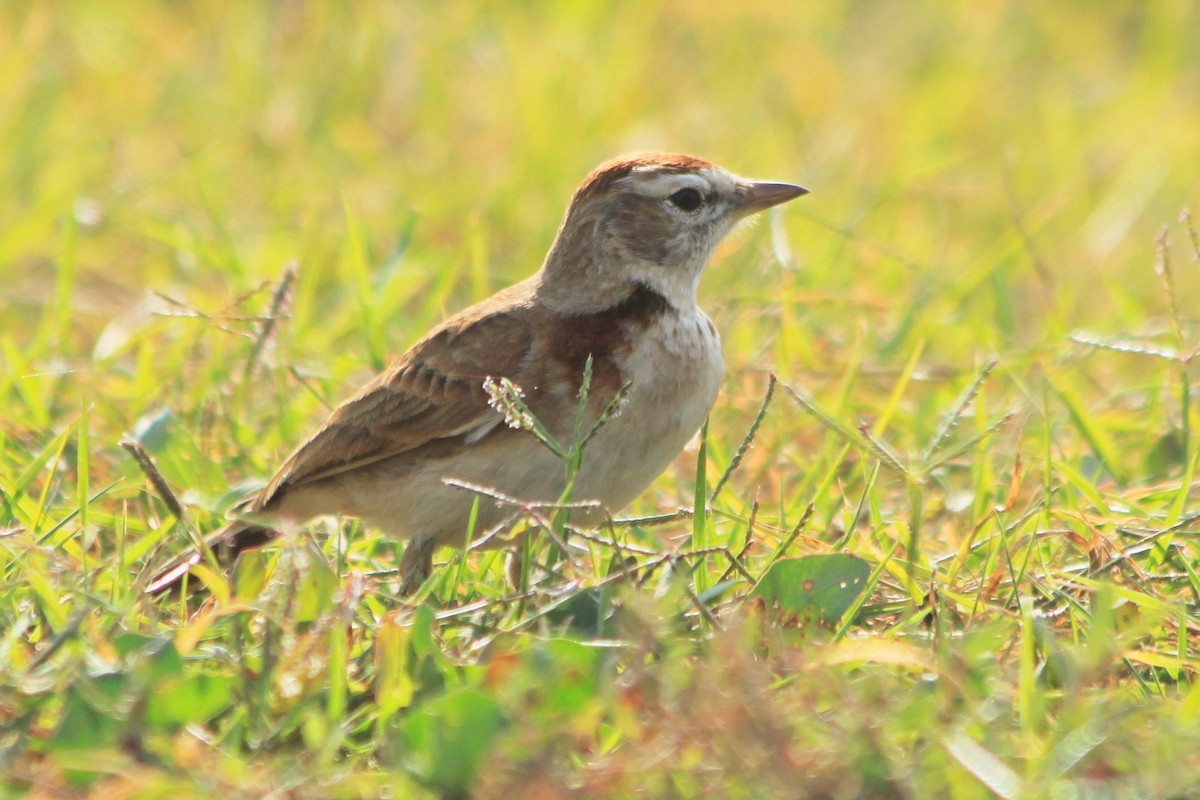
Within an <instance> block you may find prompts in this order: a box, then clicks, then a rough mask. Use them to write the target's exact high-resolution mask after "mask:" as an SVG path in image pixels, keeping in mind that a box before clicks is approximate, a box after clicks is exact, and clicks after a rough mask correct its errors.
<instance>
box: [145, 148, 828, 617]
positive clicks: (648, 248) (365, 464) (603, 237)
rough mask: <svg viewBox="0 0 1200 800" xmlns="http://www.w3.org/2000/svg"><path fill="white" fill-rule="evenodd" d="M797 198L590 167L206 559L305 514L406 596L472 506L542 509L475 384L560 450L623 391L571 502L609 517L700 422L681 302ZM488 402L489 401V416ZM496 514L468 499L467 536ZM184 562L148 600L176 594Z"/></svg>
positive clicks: (696, 334)
mask: <svg viewBox="0 0 1200 800" xmlns="http://www.w3.org/2000/svg"><path fill="white" fill-rule="evenodd" d="M802 194H805V190H804V189H802V188H800V187H799V186H793V185H791V184H788V183H763V182H757V181H750V180H746V179H744V178H740V177H738V176H737V175H734V174H732V173H730V172H727V171H726V170H724V169H722V168H721V167H718V166H717V165H715V164H712V163H710V162H708V161H705V160H704V159H702V158H697V157H696V156H690V155H674V154H644V155H637V156H630V157H625V158H619V159H616V160H613V161H609V162H608V163H605V164H602V165H600V166H599V167H597V168H596V169H595V170H594V171H593V172H592V173H591V174H590V175H588V176H587V177H586V178H585V179H584V181H583V183H582V184H581V185H580V187H579V189H578V190H577V191H576V192H575V196H574V198H573V199H572V200H571V205H570V207H569V208H568V209H567V214H566V217H565V218H564V219H563V222H562V225H561V226H560V227H559V230H558V235H557V237H556V238H555V241H554V244H553V246H552V247H551V248H550V252H549V253H548V254H547V255H546V260H545V262H544V263H543V264H542V268H541V269H539V270H538V271H537V272H536V273H535V274H534V275H532V276H531V277H529V278H528V279H526V280H524V281H522V282H520V283H518V284H516V285H515V286H510V287H509V288H507V289H504V290H502V291H500V292H498V293H496V294H495V295H493V296H492V297H490V298H488V299H487V300H484V301H483V302H481V303H478V304H476V305H474V306H471V307H470V308H468V309H466V310H465V311H462V312H461V313H459V314H456V315H455V316H453V317H451V318H450V319H448V320H446V321H445V322H443V323H442V324H441V325H439V326H437V327H436V328H434V329H433V330H432V331H430V332H429V333H428V334H427V335H426V336H425V337H424V338H422V339H421V340H420V341H419V342H417V343H416V344H415V345H413V347H412V348H411V349H409V350H408V352H406V353H405V354H404V355H402V356H400V358H399V359H398V360H396V361H395V362H394V363H393V364H392V365H391V366H390V367H389V368H388V369H387V370H385V371H384V372H383V373H381V374H380V375H378V376H376V378H375V379H374V380H372V381H371V382H370V383H368V384H367V385H366V386H364V387H363V388H362V389H361V390H360V391H359V392H358V393H357V394H355V395H354V396H353V397H351V398H350V399H348V400H346V401H345V402H344V403H342V404H341V405H340V406H338V407H337V408H336V409H335V410H334V411H333V413H331V414H330V415H329V418H328V419H326V420H325V422H324V424H322V425H321V427H320V428H318V429H317V431H316V432H315V433H314V434H313V435H312V436H310V437H309V438H308V440H307V441H305V442H304V443H303V444H301V445H300V446H299V447H298V448H296V450H295V452H293V453H292V454H291V456H289V457H288V459H287V461H285V462H284V464H283V466H282V467H280V469H279V471H278V472H276V473H275V476H274V477H273V478H272V479H271V481H270V483H268V484H267V486H266V488H265V489H263V490H262V491H261V492H259V493H258V494H257V495H256V496H254V497H253V498H251V499H250V500H249V501H247V502H246V503H245V504H243V506H242V507H240V508H239V509H238V516H239V519H237V520H235V521H233V522H231V523H229V524H228V525H226V526H225V527H224V528H222V529H221V530H219V531H218V532H217V533H215V534H214V535H213V536H212V537H211V539H210V543H211V546H212V547H213V549H214V551H216V552H217V553H218V555H220V556H222V557H223V558H231V557H232V556H233V555H235V554H236V553H238V552H240V551H241V550H245V549H247V548H250V547H255V546H258V545H261V544H263V543H264V542H266V541H269V540H270V539H273V538H275V537H276V536H278V535H279V534H278V533H277V531H276V530H275V528H285V527H288V526H295V525H298V524H299V523H301V522H303V521H305V520H307V519H309V518H311V517H316V516H322V515H329V514H346V515H351V516H356V517H359V518H360V519H361V520H362V521H363V522H364V523H365V524H366V525H369V526H373V527H375V528H378V529H379V530H380V531H381V532H383V533H385V534H386V535H388V536H393V537H397V538H400V539H405V540H408V545H407V550H406V551H405V555H404V558H403V560H402V564H401V573H402V575H403V579H404V580H403V583H404V586H403V590H404V591H411V590H413V589H415V588H416V587H417V586H419V585H420V583H421V581H422V580H423V579H424V578H425V577H426V576H428V574H429V572H430V569H431V558H432V555H433V552H434V551H435V549H436V548H437V547H440V546H443V545H450V546H462V544H463V542H464V538H465V536H466V533H467V527H468V524H469V519H470V516H471V511H472V506H473V504H474V503H475V502H476V497H477V496H478V495H476V494H475V493H472V492H469V491H464V490H463V489H462V488H460V487H453V486H449V485H447V483H446V481H447V480H457V481H461V482H467V483H471V484H478V485H481V486H486V487H490V488H493V489H496V490H498V491H499V492H501V493H503V494H504V495H507V496H509V497H514V498H520V499H522V500H526V501H540V502H553V501H555V500H557V499H558V498H559V497H560V496H561V495H562V493H563V490H564V485H565V474H566V473H565V470H564V465H563V462H562V460H561V459H560V457H559V456H558V455H556V454H555V453H553V452H551V450H550V449H548V448H547V447H545V446H544V445H543V444H542V443H541V442H539V441H538V440H537V439H536V438H535V437H534V435H533V434H531V433H530V432H529V431H526V430H521V429H514V428H512V427H509V426H508V425H506V424H504V423H505V417H504V414H503V413H502V412H501V411H498V410H497V408H495V407H494V406H495V405H496V403H494V400H495V393H494V391H489V388H488V387H494V386H495V385H496V383H497V382H498V381H500V380H501V379H504V378H507V379H508V380H509V381H511V382H512V384H513V385H514V386H515V387H518V388H519V390H520V392H521V393H522V395H523V398H524V402H525V403H526V404H527V405H528V408H529V410H530V411H532V413H533V414H534V416H535V417H536V418H537V419H538V421H540V423H541V424H542V425H543V426H544V428H545V429H546V430H547V431H548V432H549V433H550V434H551V435H552V436H553V437H554V438H555V439H556V440H557V441H559V442H568V443H569V442H570V441H571V439H572V436H573V432H574V431H575V430H576V429H577V417H578V410H579V395H580V385H581V381H582V380H583V375H584V371H585V365H586V363H587V361H588V359H589V358H591V360H592V378H591V385H590V389H589V391H588V393H587V409H586V416H588V417H590V420H588V422H594V421H595V420H597V419H599V418H600V416H601V415H602V414H603V413H604V412H605V410H606V409H607V408H608V407H609V404H610V403H611V402H612V401H613V399H614V397H615V396H616V394H617V392H618V391H621V390H622V388H623V387H624V390H625V397H624V399H623V401H622V404H621V408H620V411H619V413H618V414H617V415H616V416H615V417H613V418H612V419H611V420H610V421H608V422H607V424H605V425H603V426H602V427H601V428H599V429H598V430H597V432H596V434H595V436H594V437H593V438H592V439H591V440H590V441H589V442H588V444H587V446H586V448H585V449H584V451H583V457H582V463H581V465H580V467H579V470H578V472H577V474H576V476H575V483H574V487H573V494H572V496H573V499H574V500H594V501H598V502H599V503H601V504H602V505H603V506H604V507H605V508H606V509H607V510H608V511H609V512H616V511H618V510H620V509H621V508H623V507H624V506H626V505H627V504H628V503H629V502H630V501H632V500H633V499H634V498H635V497H637V495H638V494H639V493H641V492H642V490H644V489H645V488H646V487H647V486H649V485H650V483H651V481H653V480H654V479H655V478H656V477H657V476H658V475H659V474H660V473H661V472H662V471H663V470H664V469H666V467H667V466H668V465H669V464H670V463H671V461H672V460H673V459H674V458H675V457H676V456H677V455H678V454H679V452H680V450H681V449H683V447H684V445H686V444H687V442H688V441H689V440H690V439H691V438H692V436H694V435H695V433H696V431H697V430H699V428H700V425H701V424H702V423H703V422H704V419H705V417H706V416H707V415H708V412H709V410H710V409H711V408H712V405H713V402H714V400H715V399H716V396H717V390H718V388H719V387H720V384H721V377H722V373H723V369H724V364H723V360H722V357H721V341H720V337H719V336H718V335H717V331H716V328H714V327H713V324H712V322H711V321H710V320H709V319H708V317H707V316H706V315H705V313H704V312H703V311H701V310H700V307H699V306H698V305H697V302H696V289H697V286H698V285H699V283H700V276H701V274H702V273H703V272H704V268H705V267H706V266H707V265H708V261H709V258H710V257H711V256H712V254H713V251H714V249H715V248H716V246H717V244H718V243H719V242H720V241H721V239H722V238H723V237H724V236H725V235H726V234H727V233H729V231H730V229H731V228H732V227H733V226H734V224H735V223H736V222H737V221H738V220H740V219H742V218H743V217H745V216H747V215H749V214H752V213H754V212H756V211H762V210H763V209H766V208H770V207H771V206H774V205H778V204H780V203H784V202H786V201H788V200H791V199H792V198H795V197H799V196H800V195H802ZM490 401H493V402H490ZM511 514H512V509H511V508H504V507H501V506H500V505H499V504H497V503H495V502H493V501H491V500H489V499H487V498H483V499H482V500H481V501H480V504H479V508H478V511H477V518H476V521H475V529H474V530H475V531H477V532H479V533H480V534H481V535H483V534H486V533H487V532H488V531H489V530H490V529H493V528H494V527H496V526H498V525H502V524H504V523H505V521H506V520H507V519H508V518H509V517H510V516H511ZM200 558H201V556H200V553H199V552H193V553H190V554H187V555H185V556H184V557H183V558H181V559H180V560H179V561H177V562H176V563H175V564H173V565H172V566H171V567H169V568H167V569H165V570H164V571H163V572H161V573H160V574H159V575H158V576H157V577H156V578H155V579H154V581H153V582H152V583H151V584H150V586H149V587H148V588H147V591H148V592H150V593H158V592H161V591H164V590H166V589H169V588H172V587H174V586H176V585H178V584H179V583H180V581H181V580H182V578H183V576H184V575H185V574H186V573H187V572H188V570H189V569H190V568H191V567H192V566H193V565H195V564H196V563H198V562H199V561H200Z"/></svg>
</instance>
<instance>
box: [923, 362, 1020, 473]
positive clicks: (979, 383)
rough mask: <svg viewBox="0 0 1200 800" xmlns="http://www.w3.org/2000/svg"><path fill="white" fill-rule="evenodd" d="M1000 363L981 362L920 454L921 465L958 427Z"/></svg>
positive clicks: (928, 459)
mask: <svg viewBox="0 0 1200 800" xmlns="http://www.w3.org/2000/svg"><path fill="white" fill-rule="evenodd" d="M998 363H1000V359H998V358H996V357H995V356H992V357H990V358H988V360H987V361H984V362H983V366H981V367H980V368H979V371H978V372H976V373H975V378H974V379H973V380H972V381H971V383H970V384H968V385H967V388H965V389H963V391H962V393H961V394H960V395H959V396H958V398H957V399H956V400H955V401H954V405H953V406H951V407H950V412H949V413H948V414H947V415H946V418H945V419H944V420H942V424H941V426H940V427H939V428H938V429H937V433H935V434H934V435H933V438H932V439H930V440H929V446H928V447H926V448H925V452H924V453H922V454H921V463H922V464H927V463H928V462H929V461H930V459H932V458H933V454H934V453H935V452H937V449H938V448H939V447H941V446H942V445H943V444H944V443H945V441H946V439H948V438H949V437H950V434H951V433H953V432H954V428H955V426H956V425H958V421H959V420H960V419H962V415H963V414H965V413H966V411H967V407H968V406H970V405H971V402H972V401H973V400H974V399H975V396H976V395H978V394H979V390H980V389H981V388H982V387H983V383H984V381H986V380H987V379H988V376H989V375H991V374H992V370H994V369H995V368H996V365H997V364H998Z"/></svg>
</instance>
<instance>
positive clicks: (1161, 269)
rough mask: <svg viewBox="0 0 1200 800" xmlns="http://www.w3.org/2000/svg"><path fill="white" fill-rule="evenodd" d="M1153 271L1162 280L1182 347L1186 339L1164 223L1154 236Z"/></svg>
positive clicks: (1172, 321)
mask: <svg viewBox="0 0 1200 800" xmlns="http://www.w3.org/2000/svg"><path fill="white" fill-rule="evenodd" d="M1154 255H1155V259H1154V272H1155V273H1156V274H1157V275H1158V277H1159V278H1160V279H1161V280H1162V284H1163V291H1164V292H1166V294H1167V304H1168V306H1169V307H1170V309H1171V324H1172V325H1173V326H1174V327H1175V339H1176V341H1178V342H1179V346H1180V347H1183V346H1184V345H1185V344H1186V342H1187V339H1186V338H1185V337H1184V334H1183V320H1182V318H1181V317H1180V314H1179V300H1178V298H1177V297H1176V292H1175V274H1174V273H1173V272H1172V271H1171V233H1170V231H1169V230H1168V229H1167V226H1166V225H1164V226H1163V227H1162V229H1161V230H1160V231H1159V232H1158V236H1156V237H1154Z"/></svg>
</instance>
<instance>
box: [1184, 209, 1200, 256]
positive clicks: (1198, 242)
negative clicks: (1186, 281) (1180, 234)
mask: <svg viewBox="0 0 1200 800" xmlns="http://www.w3.org/2000/svg"><path fill="white" fill-rule="evenodd" d="M1179 221H1180V222H1181V223H1182V224H1183V229H1184V230H1185V231H1187V234H1188V241H1189V242H1191V244H1192V261H1193V262H1194V263H1196V264H1200V236H1197V235H1196V226H1195V225H1193V224H1192V212H1191V211H1190V210H1189V209H1187V208H1185V209H1183V210H1182V211H1180V212H1179Z"/></svg>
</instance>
